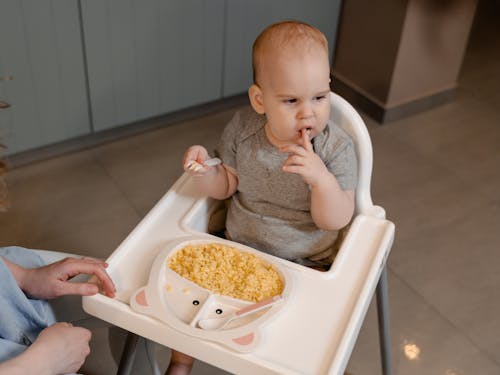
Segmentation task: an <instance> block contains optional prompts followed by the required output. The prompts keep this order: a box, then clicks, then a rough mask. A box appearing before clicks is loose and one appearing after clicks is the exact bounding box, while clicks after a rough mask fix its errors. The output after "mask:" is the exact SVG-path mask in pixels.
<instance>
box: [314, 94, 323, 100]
mask: <svg viewBox="0 0 500 375" xmlns="http://www.w3.org/2000/svg"><path fill="white" fill-rule="evenodd" d="M325 98H326V95H319V96H315V97H314V100H316V101H320V100H323V99H325Z"/></svg>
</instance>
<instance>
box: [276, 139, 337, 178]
mask: <svg viewBox="0 0 500 375" xmlns="http://www.w3.org/2000/svg"><path fill="white" fill-rule="evenodd" d="M280 151H281V152H287V153H289V154H290V155H289V156H288V158H287V159H286V160H285V164H284V165H283V170H284V171H285V172H289V173H296V174H299V175H301V176H302V178H303V179H304V181H305V183H306V184H308V185H310V186H311V187H314V186H316V185H318V184H319V183H320V181H321V180H322V179H323V177H324V176H327V174H328V173H330V172H328V169H327V168H326V166H325V164H324V163H323V161H322V160H321V158H320V157H319V156H318V155H317V154H316V153H315V152H314V150H313V146H312V143H311V141H310V140H309V135H308V132H307V131H305V130H303V131H302V138H301V140H300V144H298V145H287V146H283V147H281V148H280Z"/></svg>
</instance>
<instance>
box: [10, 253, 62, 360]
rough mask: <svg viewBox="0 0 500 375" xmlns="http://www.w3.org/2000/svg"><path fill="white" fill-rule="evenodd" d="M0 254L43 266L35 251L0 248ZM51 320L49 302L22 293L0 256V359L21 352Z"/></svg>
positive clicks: (18, 260)
mask: <svg viewBox="0 0 500 375" xmlns="http://www.w3.org/2000/svg"><path fill="white" fill-rule="evenodd" d="M0 257H4V258H6V259H8V260H9V261H11V262H12V263H16V264H19V265H20V266H22V267H25V268H36V267H40V266H43V265H45V263H44V261H43V260H42V258H40V256H38V255H37V254H36V253H35V252H33V251H31V250H28V249H24V248H21V247H17V246H11V247H3V248H0ZM54 323H55V317H54V313H53V311H52V309H51V307H50V305H49V304H48V302H47V301H43V300H37V299H33V298H31V297H30V296H27V295H26V294H24V292H23V291H22V290H21V289H20V288H19V286H18V285H17V282H16V280H15V279H14V277H13V276H12V274H11V272H10V270H9V268H8V267H7V265H6V264H5V263H4V261H3V259H2V258H0V362H1V361H5V360H7V359H10V358H13V357H15V356H17V355H19V354H20V353H22V352H23V351H24V350H26V349H27V348H28V346H29V345H31V343H32V342H34V341H35V340H36V338H37V337H38V335H39V333H40V332H41V331H42V330H43V329H44V328H46V327H48V326H51V325H52V324H54Z"/></svg>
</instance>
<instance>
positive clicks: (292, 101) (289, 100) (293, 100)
mask: <svg viewBox="0 0 500 375" xmlns="http://www.w3.org/2000/svg"><path fill="white" fill-rule="evenodd" d="M284 102H285V103H288V104H294V103H297V99H285V100H284Z"/></svg>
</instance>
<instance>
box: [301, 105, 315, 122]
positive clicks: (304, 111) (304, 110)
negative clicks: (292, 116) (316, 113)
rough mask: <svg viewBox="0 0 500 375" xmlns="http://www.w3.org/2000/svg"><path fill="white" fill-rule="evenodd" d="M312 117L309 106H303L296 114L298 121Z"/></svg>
mask: <svg viewBox="0 0 500 375" xmlns="http://www.w3.org/2000/svg"><path fill="white" fill-rule="evenodd" d="M312 115H313V110H312V107H311V106H310V105H309V104H303V105H302V106H301V107H300V109H299V113H298V117H299V119H307V118H309V117H311V116H312Z"/></svg>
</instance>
